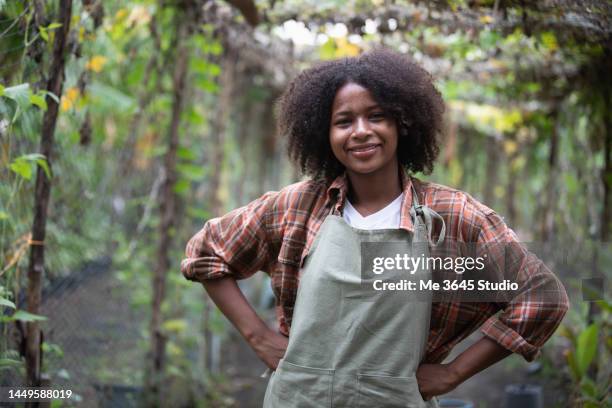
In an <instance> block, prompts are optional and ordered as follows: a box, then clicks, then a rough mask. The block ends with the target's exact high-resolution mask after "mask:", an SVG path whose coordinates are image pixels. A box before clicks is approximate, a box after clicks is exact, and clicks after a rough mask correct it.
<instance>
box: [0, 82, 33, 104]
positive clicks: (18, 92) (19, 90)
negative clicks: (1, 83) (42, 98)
mask: <svg viewBox="0 0 612 408" xmlns="http://www.w3.org/2000/svg"><path fill="white" fill-rule="evenodd" d="M30 93H31V92H30V84H28V83H25V84H19V85H15V86H10V87H8V88H4V93H3V96H5V97H7V98H9V99H12V100H14V101H15V102H17V104H18V105H19V106H21V107H22V108H26V107H28V106H30V104H31V103H30Z"/></svg>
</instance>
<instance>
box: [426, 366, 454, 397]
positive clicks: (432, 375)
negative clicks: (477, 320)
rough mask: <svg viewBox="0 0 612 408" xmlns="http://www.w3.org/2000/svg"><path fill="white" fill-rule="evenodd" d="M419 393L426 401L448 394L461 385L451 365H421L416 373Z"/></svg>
mask: <svg viewBox="0 0 612 408" xmlns="http://www.w3.org/2000/svg"><path fill="white" fill-rule="evenodd" d="M416 378H417V382H418V383H419V392H420V393H421V396H422V397H423V399H424V400H428V399H430V398H431V397H435V396H437V395H442V394H446V393H447V392H450V391H452V390H454V389H455V388H456V387H457V386H458V385H459V383H460V382H459V379H458V378H457V375H456V374H455V373H454V371H453V370H452V369H451V367H450V365H449V364H421V365H420V366H419V368H418V369H417V372H416Z"/></svg>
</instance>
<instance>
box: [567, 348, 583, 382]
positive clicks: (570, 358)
mask: <svg viewBox="0 0 612 408" xmlns="http://www.w3.org/2000/svg"><path fill="white" fill-rule="evenodd" d="M567 365H568V366H569V368H570V372H571V373H572V376H573V377H574V380H575V381H580V377H581V375H580V372H579V369H578V364H577V363H576V356H575V354H574V352H573V351H569V352H568V353H567Z"/></svg>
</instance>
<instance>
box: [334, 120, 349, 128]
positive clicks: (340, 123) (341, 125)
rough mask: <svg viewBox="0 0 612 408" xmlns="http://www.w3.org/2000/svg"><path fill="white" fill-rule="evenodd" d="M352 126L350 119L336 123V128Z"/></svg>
mask: <svg viewBox="0 0 612 408" xmlns="http://www.w3.org/2000/svg"><path fill="white" fill-rule="evenodd" d="M350 124H351V121H350V120H348V119H340V120H337V121H336V126H340V127H345V126H349V125H350Z"/></svg>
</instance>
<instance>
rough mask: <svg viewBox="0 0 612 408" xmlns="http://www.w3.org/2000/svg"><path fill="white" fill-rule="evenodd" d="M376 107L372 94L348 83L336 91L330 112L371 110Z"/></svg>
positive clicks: (359, 86)
mask: <svg viewBox="0 0 612 408" xmlns="http://www.w3.org/2000/svg"><path fill="white" fill-rule="evenodd" d="M376 107H378V103H377V102H376V100H375V99H374V96H373V95H372V93H371V92H370V91H369V90H368V89H367V88H365V87H364V86H362V85H359V84H357V83H355V82H349V83H347V84H345V85H343V86H342V87H340V88H339V89H338V91H337V92H336V96H335V97H334V103H333V105H332V112H334V113H342V112H343V111H345V110H346V111H352V110H355V109H372V108H376Z"/></svg>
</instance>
